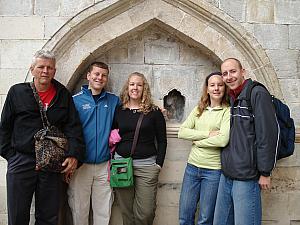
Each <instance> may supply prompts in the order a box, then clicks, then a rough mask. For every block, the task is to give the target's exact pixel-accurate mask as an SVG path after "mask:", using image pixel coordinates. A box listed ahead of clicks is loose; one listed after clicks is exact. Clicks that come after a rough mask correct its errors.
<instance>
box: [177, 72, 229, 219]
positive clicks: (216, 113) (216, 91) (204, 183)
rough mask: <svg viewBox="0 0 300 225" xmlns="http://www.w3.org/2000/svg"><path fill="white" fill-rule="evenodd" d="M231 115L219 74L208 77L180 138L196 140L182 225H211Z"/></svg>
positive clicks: (181, 213) (186, 179)
mask: <svg viewBox="0 0 300 225" xmlns="http://www.w3.org/2000/svg"><path fill="white" fill-rule="evenodd" d="M229 126H230V114H229V108H228V103H227V97H226V86H225V84H224V82H223V80H222V74H221V73H220V72H214V73H211V74H209V75H208V76H207V77H206V79H205V82H204V86H203V92H202V96H201V99H200V101H199V105H198V106H197V107H195V108H194V110H193V111H192V112H191V114H190V115H189V116H188V118H187V119H186V121H185V122H184V123H183V124H182V126H181V127H180V129H179V133H178V137H179V138H182V139H186V140H190V141H193V145H192V149H191V152H190V155H189V158H188V162H187V166H186V169H185V174H184V178H183V182H182V188H181V194H180V202H179V223H180V225H194V224H195V213H196V209H197V205H198V202H199V201H200V206H199V215H198V222H197V225H200V224H203V225H204V224H205V225H212V224H213V217H214V209H215V203H216V197H217V192H218V185H219V180H220V175H221V162H220V152H221V149H222V147H224V146H226V145H227V143H228V140H229Z"/></svg>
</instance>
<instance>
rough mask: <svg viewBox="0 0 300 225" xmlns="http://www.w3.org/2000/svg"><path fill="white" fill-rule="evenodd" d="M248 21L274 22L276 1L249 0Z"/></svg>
mask: <svg viewBox="0 0 300 225" xmlns="http://www.w3.org/2000/svg"><path fill="white" fill-rule="evenodd" d="M246 20H247V22H250V23H251V22H253V23H274V1H270V0H260V1H257V0H247V17H246Z"/></svg>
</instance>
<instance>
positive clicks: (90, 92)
mask: <svg viewBox="0 0 300 225" xmlns="http://www.w3.org/2000/svg"><path fill="white" fill-rule="evenodd" d="M81 90H82V91H83V93H85V94H87V95H89V96H91V97H92V91H91V89H89V86H88V85H83V86H82V88H81ZM106 93H107V92H106V90H105V89H103V90H102V91H101V94H100V98H103V97H104V96H105V95H106Z"/></svg>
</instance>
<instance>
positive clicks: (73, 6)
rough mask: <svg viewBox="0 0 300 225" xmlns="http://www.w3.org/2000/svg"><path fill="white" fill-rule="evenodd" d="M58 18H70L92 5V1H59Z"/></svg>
mask: <svg viewBox="0 0 300 225" xmlns="http://www.w3.org/2000/svg"><path fill="white" fill-rule="evenodd" d="M60 1H61V3H60V4H61V5H60V16H71V15H75V14H76V13H79V12H80V11H82V10H83V9H85V8H87V7H89V6H91V5H93V4H94V0H60Z"/></svg>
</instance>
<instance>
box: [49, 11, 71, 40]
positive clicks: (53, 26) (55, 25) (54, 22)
mask: <svg viewBox="0 0 300 225" xmlns="http://www.w3.org/2000/svg"><path fill="white" fill-rule="evenodd" d="M69 19H70V17H62V16H60V17H57V16H54V17H53V16H46V17H45V19H44V20H45V32H44V38H45V39H49V38H51V37H52V36H53V35H54V34H55V32H57V31H58V30H59V29H60V28H61V27H62V26H63V25H64V24H65V23H66V22H67V21H68V20H69Z"/></svg>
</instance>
